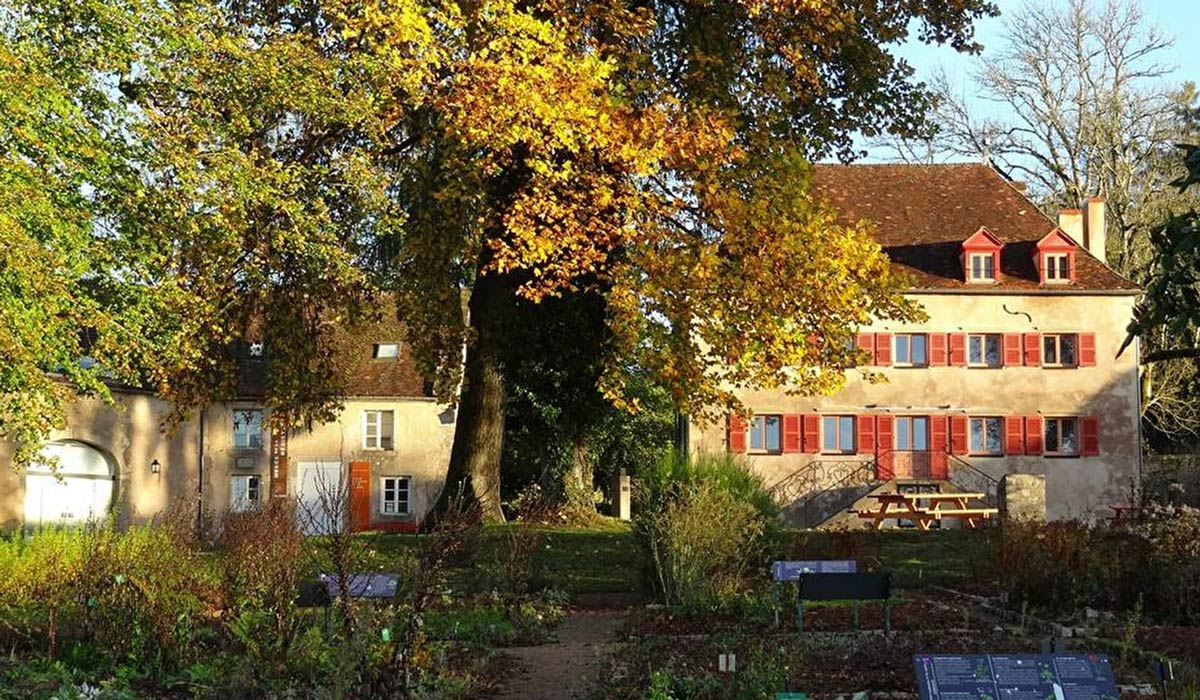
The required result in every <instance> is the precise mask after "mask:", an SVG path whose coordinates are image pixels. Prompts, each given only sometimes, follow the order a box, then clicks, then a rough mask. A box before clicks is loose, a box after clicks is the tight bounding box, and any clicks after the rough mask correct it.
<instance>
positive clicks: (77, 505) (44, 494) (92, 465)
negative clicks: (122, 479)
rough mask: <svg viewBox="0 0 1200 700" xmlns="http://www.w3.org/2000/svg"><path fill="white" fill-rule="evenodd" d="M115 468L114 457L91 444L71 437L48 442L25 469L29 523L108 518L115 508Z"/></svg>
mask: <svg viewBox="0 0 1200 700" xmlns="http://www.w3.org/2000/svg"><path fill="white" fill-rule="evenodd" d="M55 463H56V464H55ZM52 465H53V466H52ZM115 471H116V470H115V468H114V466H113V462H112V460H110V459H109V458H108V457H107V456H106V455H105V454H104V453H103V452H101V451H100V450H98V449H96V448H94V447H92V446H91V445H87V444H84V443H82V442H74V441H69V440H64V441H61V442H52V443H50V444H48V445H46V446H45V447H43V448H42V450H41V452H40V453H39V455H38V458H37V459H35V460H34V463H33V464H31V465H30V466H29V468H28V469H27V470H26V472H25V527H26V528H30V529H36V528H40V527H51V526H67V527H78V526H80V525H85V524H87V523H89V522H98V521H101V520H104V519H105V518H107V517H108V514H109V512H111V510H112V503H113V492H114V490H115V485H116V474H115Z"/></svg>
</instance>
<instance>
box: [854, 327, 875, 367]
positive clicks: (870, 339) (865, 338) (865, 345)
mask: <svg viewBox="0 0 1200 700" xmlns="http://www.w3.org/2000/svg"><path fill="white" fill-rule="evenodd" d="M857 345H858V349H859V350H862V351H863V352H865V353H867V354H868V355H870V358H871V359H870V360H869V362H870V363H871V364H875V336H874V335H873V334H871V333H859V334H858V338H857Z"/></svg>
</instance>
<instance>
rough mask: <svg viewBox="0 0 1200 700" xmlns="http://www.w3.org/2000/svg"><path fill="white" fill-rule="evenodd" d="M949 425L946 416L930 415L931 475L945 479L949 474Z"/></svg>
mask: <svg viewBox="0 0 1200 700" xmlns="http://www.w3.org/2000/svg"><path fill="white" fill-rule="evenodd" d="M949 432H950V431H949V426H948V420H947V418H946V416H930V417H929V466H930V470H931V472H932V473H931V474H930V476H931V477H932V478H934V479H945V478H947V477H948V476H949V467H950V465H949V459H948V458H947V457H946V452H947V451H949V447H950V445H949V439H950V438H949Z"/></svg>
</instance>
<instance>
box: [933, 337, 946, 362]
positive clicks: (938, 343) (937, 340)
mask: <svg viewBox="0 0 1200 700" xmlns="http://www.w3.org/2000/svg"><path fill="white" fill-rule="evenodd" d="M946 362H947V359H946V334H945V333H930V334H929V364H930V365H932V366H934V367H944V366H945V365H946Z"/></svg>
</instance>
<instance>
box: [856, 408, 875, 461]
mask: <svg viewBox="0 0 1200 700" xmlns="http://www.w3.org/2000/svg"><path fill="white" fill-rule="evenodd" d="M854 423H855V425H856V426H857V428H858V453H859V454H874V453H875V417H874V416H855V417H854Z"/></svg>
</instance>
